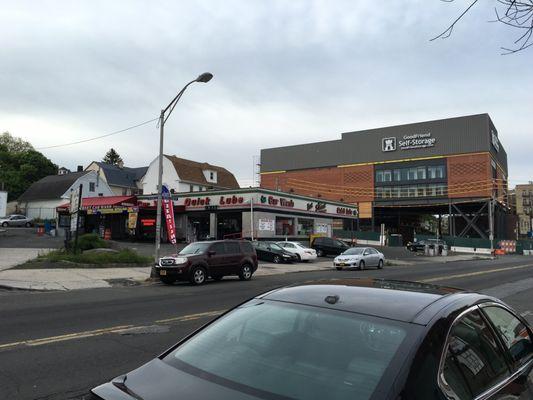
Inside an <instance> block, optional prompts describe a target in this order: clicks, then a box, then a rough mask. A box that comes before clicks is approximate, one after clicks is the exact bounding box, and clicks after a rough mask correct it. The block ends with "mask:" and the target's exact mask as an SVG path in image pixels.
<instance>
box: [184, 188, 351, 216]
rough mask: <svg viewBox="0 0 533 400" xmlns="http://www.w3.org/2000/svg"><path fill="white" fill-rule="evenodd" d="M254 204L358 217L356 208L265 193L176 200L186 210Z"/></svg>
mask: <svg viewBox="0 0 533 400" xmlns="http://www.w3.org/2000/svg"><path fill="white" fill-rule="evenodd" d="M252 202H253V205H254V207H263V208H272V209H285V210H287V209H290V210H294V211H301V212H308V213H320V214H322V213H323V214H329V215H338V216H345V217H356V216H357V207H356V206H353V207H351V206H339V205H338V204H331V203H329V202H328V201H323V200H322V201H318V200H317V201H312V200H310V199H303V198H299V197H291V196H290V195H286V196H277V195H276V194H269V193H264V192H259V191H257V192H249V193H239V194H235V195H232V194H228V195H214V196H206V195H205V194H198V195H188V196H187V197H185V196H183V197H179V198H178V199H177V200H175V205H183V206H185V208H186V210H190V211H193V210H206V211H215V210H223V209H225V208H248V207H251V203H252Z"/></svg>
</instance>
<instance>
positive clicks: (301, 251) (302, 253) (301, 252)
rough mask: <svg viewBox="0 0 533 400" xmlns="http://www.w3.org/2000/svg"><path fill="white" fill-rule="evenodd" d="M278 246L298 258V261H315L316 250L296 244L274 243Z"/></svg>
mask: <svg viewBox="0 0 533 400" xmlns="http://www.w3.org/2000/svg"><path fill="white" fill-rule="evenodd" d="M276 244H277V245H278V246H281V247H283V249H284V250H287V251H288V252H290V253H293V254H296V256H298V261H305V262H307V261H313V260H316V257H317V256H316V250H314V249H310V248H308V247H305V246H304V245H302V244H300V243H298V242H276Z"/></svg>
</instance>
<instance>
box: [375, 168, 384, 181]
mask: <svg viewBox="0 0 533 400" xmlns="http://www.w3.org/2000/svg"><path fill="white" fill-rule="evenodd" d="M376 182H383V171H376Z"/></svg>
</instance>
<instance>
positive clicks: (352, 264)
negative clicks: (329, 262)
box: [333, 247, 385, 271]
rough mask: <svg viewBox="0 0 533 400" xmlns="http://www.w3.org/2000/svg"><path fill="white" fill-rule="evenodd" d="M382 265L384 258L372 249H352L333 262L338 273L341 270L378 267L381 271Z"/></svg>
mask: <svg viewBox="0 0 533 400" xmlns="http://www.w3.org/2000/svg"><path fill="white" fill-rule="evenodd" d="M384 265H385V256H384V255H383V253H381V252H380V251H377V250H376V249H374V248H373V247H352V248H349V249H348V250H346V251H345V252H344V253H342V254H341V255H339V256H337V257H335V259H334V260H333V266H334V267H335V268H337V270H338V271H340V270H342V269H343V268H359V269H365V268H366V267H378V269H381V268H383V266H384Z"/></svg>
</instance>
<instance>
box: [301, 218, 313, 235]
mask: <svg viewBox="0 0 533 400" xmlns="http://www.w3.org/2000/svg"><path fill="white" fill-rule="evenodd" d="M313 226H314V222H313V220H312V219H304V218H298V235H299V236H309V235H312V234H313Z"/></svg>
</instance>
